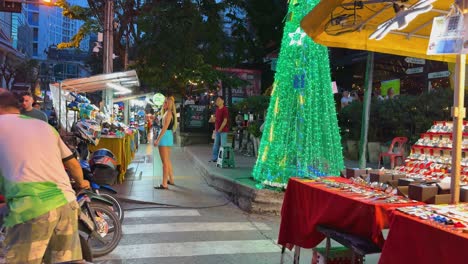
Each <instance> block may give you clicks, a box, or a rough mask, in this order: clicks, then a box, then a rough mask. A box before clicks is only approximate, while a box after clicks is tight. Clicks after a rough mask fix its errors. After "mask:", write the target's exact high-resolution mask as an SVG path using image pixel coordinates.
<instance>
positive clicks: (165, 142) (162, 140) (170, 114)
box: [154, 97, 177, 190]
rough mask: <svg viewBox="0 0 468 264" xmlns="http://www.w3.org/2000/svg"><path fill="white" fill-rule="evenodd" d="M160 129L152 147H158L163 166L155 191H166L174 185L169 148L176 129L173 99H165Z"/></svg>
mask: <svg viewBox="0 0 468 264" xmlns="http://www.w3.org/2000/svg"><path fill="white" fill-rule="evenodd" d="M162 111H163V118H162V129H161V131H160V133H159V135H158V138H157V139H156V140H155V141H154V146H155V147H158V150H159V156H160V157H161V162H162V165H163V180H162V184H160V185H159V186H154V188H155V189H161V190H167V189H168V187H167V185H168V184H171V185H174V171H173V169H172V162H171V147H172V145H173V144H174V138H173V134H172V131H173V130H176V129H177V115H176V107H175V104H174V98H173V97H166V100H165V101H164V104H163V110H162Z"/></svg>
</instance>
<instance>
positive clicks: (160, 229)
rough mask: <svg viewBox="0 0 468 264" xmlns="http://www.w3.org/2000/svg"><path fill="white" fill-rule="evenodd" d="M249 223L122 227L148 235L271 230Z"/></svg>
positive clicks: (127, 232) (134, 232)
mask: <svg viewBox="0 0 468 264" xmlns="http://www.w3.org/2000/svg"><path fill="white" fill-rule="evenodd" d="M253 224H254V225H252V224H251V223H249V222H190V223H168V224H145V225H141V224H139V225H122V230H123V233H124V234H126V235H129V234H142V233H144V234H148V233H168V232H203V231H248V230H256V229H259V230H271V228H270V227H268V226H267V225H266V224H264V223H255V222H254V223H253Z"/></svg>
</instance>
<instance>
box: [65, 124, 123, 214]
mask: <svg viewBox="0 0 468 264" xmlns="http://www.w3.org/2000/svg"><path fill="white" fill-rule="evenodd" d="M87 128H88V126H86V124H84V121H80V122H78V123H76V124H75V126H74V127H73V128H72V130H74V133H73V136H72V138H73V140H67V141H65V142H66V144H67V145H68V146H69V148H70V149H72V150H74V151H75V156H76V157H77V159H78V160H79V162H80V166H81V169H82V171H83V176H84V178H85V179H86V180H88V181H89V182H90V184H91V190H92V191H93V192H94V193H96V194H98V195H100V196H101V197H104V198H106V199H107V200H108V201H110V202H112V207H111V208H112V210H113V211H114V212H115V213H116V215H117V216H118V217H119V220H120V222H121V223H122V221H123V219H124V210H123V209H122V205H121V204H120V202H119V201H118V199H117V198H115V197H114V196H113V195H115V194H116V193H117V191H115V190H114V189H113V188H112V187H111V186H110V185H109V184H106V183H105V182H106V181H110V182H112V181H113V179H114V178H115V177H116V176H117V173H118V172H117V169H116V168H117V162H116V161H115V158H114V154H113V153H112V152H111V151H109V150H106V149H99V150H97V151H95V152H94V153H93V154H92V156H91V158H90V162H89V163H88V161H87V159H88V144H94V145H96V144H95V143H96V139H94V135H95V134H96V133H89V131H88V130H87ZM96 202H99V201H96Z"/></svg>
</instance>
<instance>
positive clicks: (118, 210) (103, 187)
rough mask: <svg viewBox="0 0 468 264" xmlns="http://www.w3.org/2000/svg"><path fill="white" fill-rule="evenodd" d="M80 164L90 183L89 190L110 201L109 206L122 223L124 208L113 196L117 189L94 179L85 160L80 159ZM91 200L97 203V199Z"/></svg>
mask: <svg viewBox="0 0 468 264" xmlns="http://www.w3.org/2000/svg"><path fill="white" fill-rule="evenodd" d="M80 166H81V169H82V170H83V176H84V179H85V180H88V181H89V183H90V185H91V190H92V191H93V192H94V193H96V194H98V195H99V196H101V197H103V198H105V199H107V200H108V201H110V202H111V203H112V206H111V208H112V210H113V211H114V213H115V214H116V215H117V216H118V218H119V221H120V223H122V222H123V219H124V210H123V208H122V205H121V204H120V202H119V200H118V199H117V198H115V197H114V196H113V195H115V194H117V191H116V190H114V189H113V188H112V187H111V186H110V185H108V184H98V183H97V182H96V181H95V179H94V175H93V172H92V170H91V167H90V166H89V163H88V162H87V161H85V160H80ZM93 202H98V203H99V200H97V201H93Z"/></svg>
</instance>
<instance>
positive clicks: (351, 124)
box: [338, 101, 362, 160]
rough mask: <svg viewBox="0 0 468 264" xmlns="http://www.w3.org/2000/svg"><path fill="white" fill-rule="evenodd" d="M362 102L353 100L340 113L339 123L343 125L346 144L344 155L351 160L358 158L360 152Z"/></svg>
mask: <svg viewBox="0 0 468 264" xmlns="http://www.w3.org/2000/svg"><path fill="white" fill-rule="evenodd" d="M361 117H362V103H361V102H360V101H355V102H352V103H351V104H349V105H347V106H346V107H344V108H343V109H341V111H340V113H339V115H338V123H339V125H340V127H341V137H342V139H343V145H344V149H345V152H344V155H345V157H346V158H348V159H351V160H357V159H358V154H359V139H360V136H361V123H362V122H361Z"/></svg>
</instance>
